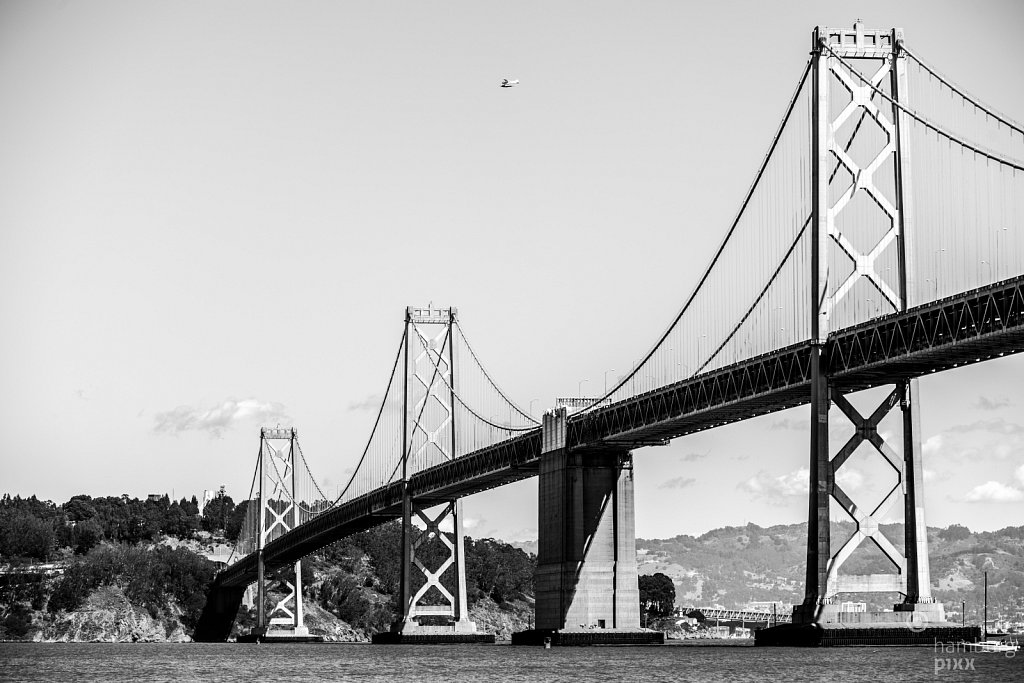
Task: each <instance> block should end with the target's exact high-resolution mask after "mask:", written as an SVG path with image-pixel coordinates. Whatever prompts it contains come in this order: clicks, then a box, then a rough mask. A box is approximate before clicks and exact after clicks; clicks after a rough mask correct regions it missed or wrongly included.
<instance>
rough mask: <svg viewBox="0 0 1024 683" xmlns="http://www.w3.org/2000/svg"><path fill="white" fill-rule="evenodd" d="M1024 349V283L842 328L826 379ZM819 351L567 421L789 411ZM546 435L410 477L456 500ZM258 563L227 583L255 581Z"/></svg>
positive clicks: (237, 570) (572, 431)
mask: <svg viewBox="0 0 1024 683" xmlns="http://www.w3.org/2000/svg"><path fill="white" fill-rule="evenodd" d="M1022 349H1024V276H1022V277H1017V278H1013V279H1011V280H1005V281H1003V282H998V283H995V284H992V285H988V286H986V287H982V288H979V289H976V290H972V291H971V292H967V293H964V294H961V295H958V296H955V297H948V298H946V299H943V300H940V301H936V302H933V303H929V304H926V305H923V306H918V307H915V308H914V309H911V310H909V311H907V312H904V313H897V314H893V315H889V316H886V317H884V318H879V319H876V320H872V321H869V322H867V323H864V324H861V325H858V326H856V327H852V328H848V329H845V330H840V331H839V332H837V333H836V334H835V335H833V336H832V337H831V338H829V340H828V342H827V344H826V345H825V346H824V348H823V353H824V361H825V367H826V372H827V374H828V375H829V377H830V379H831V381H832V382H834V383H835V384H836V385H837V386H840V387H842V388H845V389H866V388H870V387H873V386H878V385H882V384H891V383H893V382H894V381H897V380H900V379H910V378H913V377H920V376H922V375H926V374H930V373H933V372H938V371H942V370H948V369H950V368H954V367H958V366H960V365H967V364H971V363H976V362H980V361H983V360H987V359H990V358H994V357H997V356H1002V355H1008V354H1011V353H1017V352H1019V351H1020V350H1022ZM810 352H811V345H810V344H809V343H803V344H798V345H795V346H791V347H788V348H785V349H780V350H779V351H776V352H773V353H770V354H766V355H764V356H760V357H758V358H753V359H750V360H747V361H743V362H741V363H736V364H735V365H731V366H729V367H726V368H722V369H720V370H716V371H713V372H709V373H705V374H703V375H700V376H698V377H694V378H691V379H688V380H685V381H683V382H679V383H676V384H673V385H670V386H667V387H664V388H662V389H659V390H657V391H652V392H648V393H645V394H642V395H639V396H635V397H632V398H630V399H627V400H625V401H621V402H619V403H616V404H613V405H611V406H607V407H604V408H601V409H598V410H594V411H591V412H588V413H585V414H582V415H577V416H573V417H570V418H569V434H568V442H569V445H570V447H581V446H587V447H600V446H601V445H606V444H607V445H615V446H617V447H621V446H623V445H626V446H640V445H643V444H645V443H649V442H651V441H653V440H657V439H666V438H675V437H678V436H683V435H685V434H690V433H693V432H696V431H700V430H704V429H709V428H712V427H717V426H719V425H723V424H727V423H730V422H736V421H739V420H745V419H748V418H751V417H755V416H758V415H765V414H768V413H772V412H776V411H779V410H784V409H786V408H791V407H793V406H798V405H801V404H804V403H807V402H808V401H809V400H810V369H809V358H810ZM540 439H541V436H540V430H539V429H537V430H534V431H531V432H526V433H524V434H522V435H520V436H517V437H515V438H513V439H510V440H508V441H505V442H502V443H499V444H496V445H494V446H491V447H488V448H485V449H482V450H480V451H477V452H475V453H471V454H468V455H465V456H463V457H461V458H458V459H456V460H454V461H451V462H448V463H445V464H443V465H438V466H436V467H432V468H430V469H427V470H424V471H422V472H419V473H417V474H415V475H413V476H412V477H411V478H410V481H409V487H410V490H411V492H412V495H413V496H414V498H416V499H417V500H418V501H421V502H426V503H429V502H431V501H443V500H451V499H454V498H460V497H463V496H467V495H470V494H473V493H477V492H479V491H484V490H487V489H490V488H494V487H496V486H501V485H503V484H507V483H510V482H513V481H517V480H520V479H524V478H527V477H532V476H534V475H536V474H537V471H538V469H537V468H538V464H539V457H540ZM401 501H402V488H401V484H400V483H394V484H390V485H388V486H387V487H384V488H382V489H379V490H377V491H373V492H371V493H369V494H366V495H364V496H361V497H360V498H357V499H355V500H352V501H349V502H347V503H345V504H343V505H340V506H338V507H337V508H334V509H332V510H330V511H328V512H326V513H324V514H322V515H320V516H319V517H317V518H315V519H313V520H311V521H309V522H306V523H305V524H303V525H301V526H299V527H297V528H296V529H295V530H293V531H291V532H289V533H288V534H286V535H284V536H282V537H281V538H278V539H276V540H274V541H272V542H271V543H269V544H268V545H267V547H266V549H265V550H264V559H265V562H266V565H267V567H268V568H274V567H278V566H282V565H285V564H289V563H291V562H294V561H295V560H297V559H300V558H301V557H303V556H304V555H307V554H309V553H311V552H313V551H314V550H316V549H318V548H321V547H324V546H326V545H329V544H330V543H332V542H334V541H337V540H339V539H341V538H344V537H345V536H348V535H350V534H352V533H356V532H358V531H362V530H365V529H368V528H370V527H373V526H376V525H377V524H380V523H382V522H385V521H388V520H391V519H396V518H398V517H400V516H401ZM255 576H256V561H255V556H254V555H252V554H250V555H248V556H246V557H245V558H243V559H242V560H240V561H239V562H236V563H235V564H233V565H231V566H230V567H228V568H226V569H224V570H223V571H222V572H221V573H220V574H219V575H218V582H219V584H220V585H222V586H239V585H245V584H248V583H251V582H252V581H254V580H255Z"/></svg>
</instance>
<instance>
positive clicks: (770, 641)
mask: <svg viewBox="0 0 1024 683" xmlns="http://www.w3.org/2000/svg"><path fill="white" fill-rule="evenodd" d="M980 638H981V630H980V629H979V628H978V627H977V626H966V627H965V626H960V625H957V624H953V623H950V622H948V621H946V617H945V610H944V609H943V607H942V603H916V604H915V603H901V604H898V605H895V606H894V608H893V611H892V612H841V611H839V606H838V605H831V604H826V605H819V606H818V607H817V608H816V609H813V610H811V609H809V608H808V607H807V606H805V605H797V606H796V607H795V608H794V609H793V623H792V624H782V625H781V626H773V627H771V628H766V629H761V630H760V631H755V632H754V644H755V645H768V646H774V645H784V646H796V647H844V646H856V645H872V646H878V645H904V646H905V645H926V646H933V645H934V644H935V643H936V641H938V642H946V643H959V642H974V641H977V640H979V639H980Z"/></svg>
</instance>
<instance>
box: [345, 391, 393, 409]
mask: <svg viewBox="0 0 1024 683" xmlns="http://www.w3.org/2000/svg"><path fill="white" fill-rule="evenodd" d="M383 400H384V396H383V395H382V394H370V395H369V396H367V397H366V398H364V399H363V400H361V401H352V402H351V403H349V404H348V410H378V409H379V408H380V403H381V401H383Z"/></svg>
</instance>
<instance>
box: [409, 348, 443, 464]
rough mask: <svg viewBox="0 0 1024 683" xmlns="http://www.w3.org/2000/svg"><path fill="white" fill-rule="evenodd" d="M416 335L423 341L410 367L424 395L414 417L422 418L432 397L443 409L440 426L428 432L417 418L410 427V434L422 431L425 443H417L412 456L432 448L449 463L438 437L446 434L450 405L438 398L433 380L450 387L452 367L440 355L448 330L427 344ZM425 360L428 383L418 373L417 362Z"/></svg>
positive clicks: (437, 389) (437, 391)
mask: <svg viewBox="0 0 1024 683" xmlns="http://www.w3.org/2000/svg"><path fill="white" fill-rule="evenodd" d="M416 332H417V336H419V338H420V341H421V342H422V346H423V350H422V351H420V353H419V354H418V355H417V356H416V359H415V361H414V364H413V367H414V368H416V370H415V372H414V373H413V377H415V378H416V381H418V382H419V383H420V385H421V386H422V387H423V390H424V392H425V393H424V395H423V398H421V399H420V400H419V401H417V402H416V405H415V406H414V407H413V411H414V414H415V415H417V416H420V415H422V413H423V409H424V405H425V404H426V403H427V401H429V400H430V399H431V398H433V399H434V400H435V401H437V404H438V405H439V406H440V407H441V409H442V410H444V412H445V417H444V419H443V420H441V423H440V424H439V425H437V426H436V427H435V428H434V429H430V430H428V429H427V428H425V427H424V426H423V425H422V424H421V421H420V419H417V420H416V422H415V424H413V432H414V433H415V432H417V431H418V432H421V433H422V434H423V439H424V441H423V443H422V444H420V446H419V448H417V449H416V452H415V453H414V454H413V457H416V456H419V455H422V454H423V452H424V451H425V450H426V449H427V447H428V446H431V445H432V446H434V448H436V449H437V450H438V451H439V452H440V453H441V455H442V456H443V457H444V459H445V460H451V459H452V454H451V453H449V452H448V451H447V450H446V449H445V448H444V446H442V444H441V441H440V437H441V435H442V434H443V433H444V432H445V430H446V428H448V426H449V425H450V424H451V421H452V406H450V405H448V404H447V403H445V402H444V400H442V399H441V394H440V393H439V391H440V387H439V385H438V384H437V383H436V382H434V379H435V377H436V376H440V378H441V385H440V386H451V379H450V377H449V375H450V372H451V368H449V367H448V363H447V362H446V361H445V359H444V357H443V356H442V355H441V352H442V351H443V350H444V346H445V341H444V340H445V338H446V337H447V335H448V330H447V328H446V329H444V330H441V331H440V332H438V334H437V335H436V336H435V337H434V338H433V339H431V340H429V341H427V340H426V339H425V338H424V337H423V336H422V335H421V334H419V330H418V329H417V331H416ZM449 343H450V342H449ZM438 345H440V348H441V350H440V351H438V350H435V349H434V348H433V347H434V346H438ZM424 357H426V358H427V360H429V361H430V368H429V372H430V381H429V382H428V381H427V380H426V379H424V378H423V377H422V376H421V375H420V372H419V365H420V361H421V360H423V358H424Z"/></svg>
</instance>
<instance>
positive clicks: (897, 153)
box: [793, 21, 945, 627]
mask: <svg viewBox="0 0 1024 683" xmlns="http://www.w3.org/2000/svg"><path fill="white" fill-rule="evenodd" d="M902 41H903V30H902V29H899V28H896V29H891V30H887V31H872V30H866V29H865V28H864V25H863V24H862V23H860V22H859V21H858V22H857V23H856V24H854V27H853V29H852V30H850V29H835V28H825V27H818V28H816V29H815V30H814V33H813V45H812V62H813V92H812V127H811V130H812V132H811V137H812V140H811V144H812V180H811V192H812V207H813V208H812V230H813V236H812V247H811V250H812V253H811V279H810V282H811V291H810V297H811V333H812V343H813V345H814V346H813V351H812V356H811V374H812V383H811V433H810V468H809V469H810V487H809V489H810V490H809V510H808V527H807V576H806V593H805V597H804V601H803V604H802V605H799V606H797V607H796V608H795V609H794V615H793V621H794V623H804V624H808V623H817V624H829V623H834V624H838V623H839V622H850V621H860V622H862V623H867V622H872V623H875V622H878V621H886V622H893V621H895V622H899V623H904V624H905V623H910V624H911V626H912V627H913V626H923V625H924V624H926V623H944V621H945V616H944V612H943V607H942V604H941V603H937V602H935V600H934V599H933V598H932V595H931V588H930V576H929V571H928V541H927V531H926V527H925V517H924V497H923V493H924V486H923V477H922V467H921V427H920V411H919V406H918V387H917V380H916V379H912V380H908V381H898V382H896V383H895V385H894V386H893V387H892V390H891V391H890V392H889V394H888V395H887V396H886V397H885V398H884V399H883V400H882V402H881V404H880V405H878V407H877V408H876V409H874V411H873V412H872V413H871V414H870V415H868V416H863V415H861V414H860V413H859V412H858V411H857V409H856V408H854V406H853V405H852V404H851V403H850V402H849V400H847V396H848V395H849V394H850V393H853V392H854V391H857V390H858V389H859V387H856V386H837V385H835V384H833V383H832V382H831V381H830V380H829V378H828V377H827V376H826V374H825V360H826V359H824V358H822V349H823V348H824V345H825V342H826V340H827V338H828V336H829V333H830V331H831V327H832V326H833V325H834V324H836V323H834V322H833V321H834V320H839V319H841V320H843V321H846V322H848V320H849V316H850V315H851V314H850V310H851V304H852V302H851V299H853V298H854V297H852V296H850V295H851V294H854V295H856V296H858V297H860V298H862V299H863V298H868V297H874V298H875V300H876V301H877V302H878V310H879V311H880V312H902V311H906V310H907V308H908V303H909V301H908V300H909V299H910V298H911V297H912V296H913V295H914V292H915V288H914V263H913V260H912V258H911V256H910V255H911V254H912V253H913V250H912V249H911V247H910V245H911V241H912V240H913V238H914V223H913V212H912V206H911V203H910V194H909V191H905V188H908V187H909V184H910V173H911V163H910V162H911V160H910V155H909V145H908V143H907V140H906V137H905V132H904V128H905V127H906V126H907V122H906V120H905V119H906V114H903V113H901V112H900V111H899V110H898V109H897V107H896V106H895V105H892V104H890V103H888V102H886V101H885V100H884V99H883V98H881V97H878V96H877V93H875V91H874V89H873V87H872V86H874V88H878V89H880V90H888V94H889V95H890V96H891V97H892V99H893V100H895V101H896V102H899V103H901V104H906V103H907V71H906V56H905V54H904V53H903V52H902V45H901V44H902ZM851 69H858V73H860V74H861V75H863V76H864V77H865V78H866V79H867V80H869V81H870V83H871V84H872V85H867V84H864V83H863V81H862V80H861V79H860V78H859V77H857V76H856V75H855V74H853V73H851ZM832 404H835V405H836V406H837V407H838V408H839V409H840V411H841V412H842V413H843V415H845V416H846V417H847V418H848V419H849V421H850V422H852V423H853V425H854V427H855V432H854V434H853V436H852V437H850V439H849V440H848V441H847V442H846V443H845V444H844V445H843V446H842V448H840V449H839V450H838V451H837V452H836V453H835V454H834V455H832V454H830V448H829V408H830V406H831V405H832ZM897 408H898V409H899V411H900V413H901V417H902V431H903V434H902V454H900V453H899V452H898V450H899V449H897V448H893V446H892V444H890V443H888V442H887V441H886V440H885V438H883V436H882V434H881V433H880V432H879V423H880V422H881V420H882V419H883V418H884V417H885V416H886V415H888V414H889V413H890V412H891V411H894V410H896V409H897ZM863 443H868V444H870V445H871V446H872V447H873V448H874V450H875V451H876V452H877V455H879V456H881V457H882V458H883V459H884V460H885V462H886V463H888V465H889V466H890V467H891V468H892V469H893V470H894V471H895V473H896V485H895V486H893V488H892V490H890V491H889V492H888V494H887V495H886V496H885V498H884V499H883V500H882V501H881V502H880V503H879V504H878V505H877V506H875V507H874V508H873V509H866V508H861V507H859V506H858V505H857V504H856V503H855V502H854V501H853V500H852V499H851V497H850V496H849V495H848V494H847V492H846V491H844V490H843V487H842V486H841V485H840V484H839V483H838V482H837V478H836V474H837V472H838V471H839V470H840V468H841V467H842V466H843V464H844V463H845V462H846V461H847V460H848V459H849V458H850V456H851V455H853V453H854V451H855V450H856V449H857V448H858V446H860V445H861V444H863ZM901 493H902V494H903V497H904V519H905V525H906V532H905V533H906V536H905V539H904V540H905V546H904V551H903V552H900V550H899V549H898V548H896V547H895V546H894V545H893V544H892V542H890V541H889V539H887V538H886V537H885V535H884V534H883V533H882V532H881V531H880V529H879V523H880V522H881V520H883V519H884V518H885V515H886V514H887V513H888V512H889V510H890V509H891V508H892V507H893V505H894V504H895V503H896V502H897V501H898V499H899V496H900V494H901ZM831 500H834V501H836V503H837V504H838V505H839V507H840V508H841V509H842V510H844V511H845V512H846V513H848V514H849V515H850V517H851V518H852V519H853V520H854V522H855V523H856V527H857V530H856V532H855V533H854V534H853V536H851V537H850V538H849V540H847V541H846V543H845V544H843V545H842V546H841V547H840V548H839V549H838V550H837V551H836V552H835V553H833V552H832V549H831V545H830V544H831V538H830V527H829V525H830V518H829V507H830V501H831ZM867 540H870V541H871V542H872V543H873V544H874V545H875V546H876V547H877V548H878V549H879V550H880V551H881V552H882V553H883V554H884V555H885V556H886V557H887V558H888V560H889V561H890V562H891V563H892V564H893V565H894V567H895V568H896V572H895V573H893V574H868V575H857V576H846V575H840V574H839V569H840V567H842V565H843V563H844V562H845V561H846V560H847V559H848V558H849V557H850V555H851V554H852V553H853V551H854V550H855V549H856V548H857V547H858V546H859V545H860V544H861V543H863V542H864V541H867ZM839 592H898V593H901V594H903V595H904V600H903V602H901V603H900V604H897V605H896V606H895V609H894V611H893V612H891V613H874V614H872V613H867V614H866V615H859V614H858V615H854V614H844V613H840V612H839V605H838V604H837V602H838V601H837V600H836V599H835V598H836V595H837V594H838V593H839ZM883 614H887V615H888V616H884V617H883V616H882V615H883Z"/></svg>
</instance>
